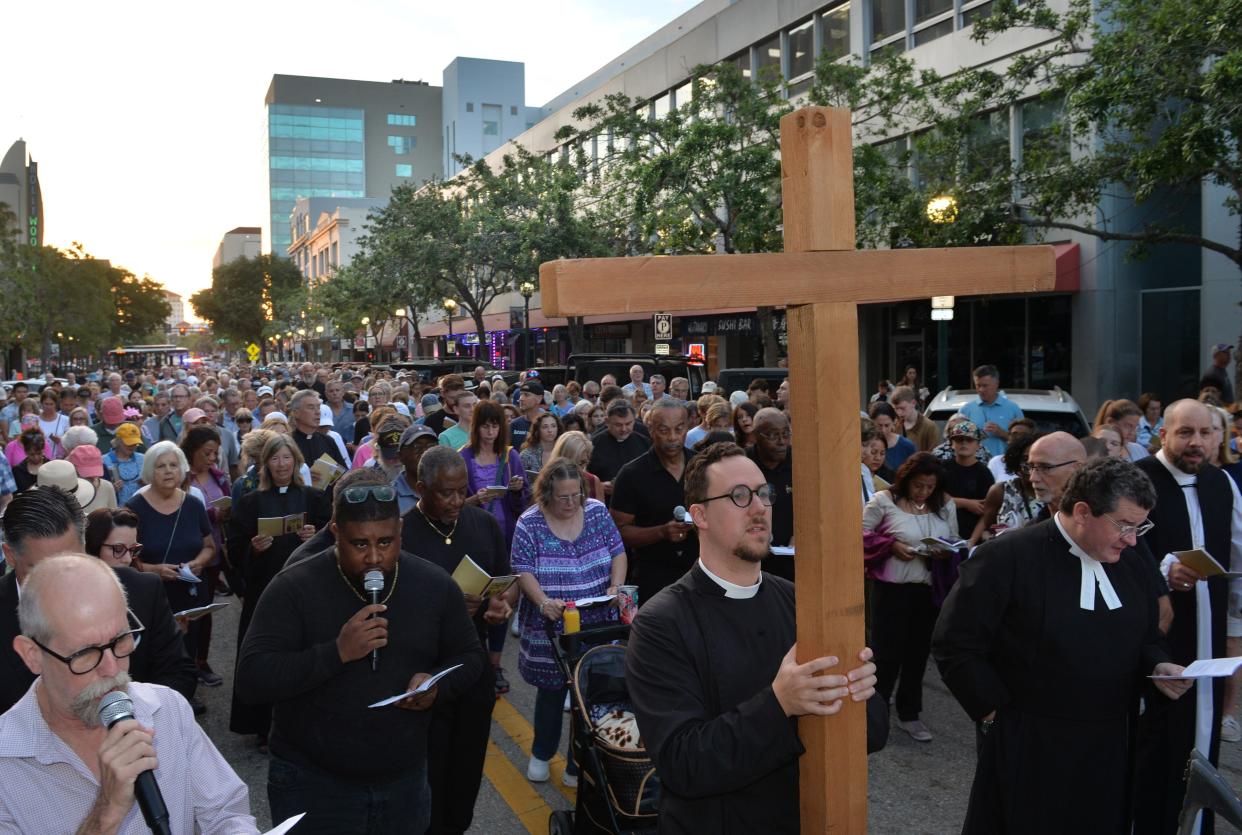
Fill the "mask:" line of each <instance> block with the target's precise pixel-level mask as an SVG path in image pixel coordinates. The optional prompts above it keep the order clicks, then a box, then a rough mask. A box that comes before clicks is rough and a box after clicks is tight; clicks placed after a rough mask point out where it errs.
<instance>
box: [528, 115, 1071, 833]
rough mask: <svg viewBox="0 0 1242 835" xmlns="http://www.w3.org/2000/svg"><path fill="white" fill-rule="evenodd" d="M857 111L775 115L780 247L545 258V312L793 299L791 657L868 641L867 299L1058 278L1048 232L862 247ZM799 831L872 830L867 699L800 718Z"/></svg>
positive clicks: (1048, 285)
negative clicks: (862, 448) (862, 316)
mask: <svg viewBox="0 0 1242 835" xmlns="http://www.w3.org/2000/svg"><path fill="white" fill-rule="evenodd" d="M853 171H854V168H853V146H852V139H851V125H850V113H849V111H848V110H846V109H843V108H823V107H808V108H803V109H801V110H798V111H796V112H794V113H790V114H788V115H787V116H785V117H784V118H783V119H781V189H782V198H783V205H784V221H785V252H784V253H783V254H762V255H691V256H673V257H667V256H666V257H647V258H595V259H584V260H573V261H552V262H548V263H546V264H543V265H542V266H541V267H540V270H539V279H540V290H541V292H542V300H543V309H544V313H545V314H547V315H550V316H584V315H591V314H605V313H635V312H653V313H654V312H661V311H676V310H688V309H702V308H705V307H712V306H713V303H714V304H715V305H717V306H719V307H737V306H739V305H755V306H759V305H786V319H787V332H788V337H789V373H790V408H791V412H792V421H793V425H794V427H795V434H796V438H795V441H796V443H795V444H794V446H793V450H794V452H793V455H794V460H793V475H794V541H795V542H796V543H797V549H798V556H797V558H796V559H797V567H798V596H797V622H798V660H799V661H800V662H806V661H808V660H810V659H812V658H817V657H819V656H822V655H835V656H837V657H838V658H841V659H843V660H844V661H846V665H844V666H848V662H849V660H850V659H853V658H855V657H856V654H857V652H858V650H859V648H860V647H862V645H863V608H864V607H863V570H862V569H863V565H862V507H861V505H860V502H859V493H858V479H859V463H860V458H859V437H860V435H859V410H858V400H857V398H858V396H859V392H860V387H859V381H858V305H859V304H860V303H874V302H893V301H902V300H906V299H914V298H927V297H929V296H957V295H978V294H983V293H986V294H999V293H1031V292H1036V291H1047V290H1051V289H1053V284H1054V281H1055V278H1056V271H1055V264H1054V257H1053V250H1052V247H1050V246H1021V247H976V248H960V249H913V250H910V249H907V250H884V251H856V250H855V249H854V179H853ZM798 732H799V735H800V736H801V738H802V741H803V743H804V744H805V746H806V749H807V752H806V754H805V755H804V756H803V758H802V760H801V763H800V773H801V804H802V809H801V815H802V831H803V832H804V833H826V832H831V833H849V835H855V833H863V832H866V830H867V738H866V737H867V729H866V711H865V709H864V706H863V705H856V704H852V703H850V704H847V705H846V706H845V709H844V710H842V711H841V712H840V713H839V714H837V715H836V716H831V717H818V718H810V717H804V718H803V719H801V720H800V721H799V725H798Z"/></svg>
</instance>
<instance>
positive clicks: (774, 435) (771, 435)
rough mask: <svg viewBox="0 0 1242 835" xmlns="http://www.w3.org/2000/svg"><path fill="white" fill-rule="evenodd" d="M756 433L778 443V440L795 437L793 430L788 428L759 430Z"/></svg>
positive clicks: (766, 439)
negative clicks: (769, 430)
mask: <svg viewBox="0 0 1242 835" xmlns="http://www.w3.org/2000/svg"><path fill="white" fill-rule="evenodd" d="M755 434H757V435H758V436H759V437H760V438H763V439H764V440H765V441H771V442H772V443H776V442H777V441H788V440H791V439H792V438H793V432H792V431H790V430H788V429H786V430H785V431H784V432H757V433H755Z"/></svg>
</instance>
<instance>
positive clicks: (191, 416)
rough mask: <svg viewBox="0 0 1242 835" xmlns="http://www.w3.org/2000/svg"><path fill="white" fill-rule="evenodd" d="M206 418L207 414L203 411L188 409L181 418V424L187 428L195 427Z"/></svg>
mask: <svg viewBox="0 0 1242 835" xmlns="http://www.w3.org/2000/svg"><path fill="white" fill-rule="evenodd" d="M205 417H207V413H206V412H204V411H203V410H202V409H186V410H185V414H184V415H182V416H181V422H182V423H183V424H184V425H186V426H193V425H194V424H196V423H198V422H199V421H200V420H202V419H203V418H205Z"/></svg>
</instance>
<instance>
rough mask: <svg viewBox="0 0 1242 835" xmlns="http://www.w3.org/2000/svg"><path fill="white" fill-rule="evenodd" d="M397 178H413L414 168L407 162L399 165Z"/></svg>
mask: <svg viewBox="0 0 1242 835" xmlns="http://www.w3.org/2000/svg"><path fill="white" fill-rule="evenodd" d="M397 176H398V177H413V176H414V166H412V165H410V164H409V163H407V162H399V163H397Z"/></svg>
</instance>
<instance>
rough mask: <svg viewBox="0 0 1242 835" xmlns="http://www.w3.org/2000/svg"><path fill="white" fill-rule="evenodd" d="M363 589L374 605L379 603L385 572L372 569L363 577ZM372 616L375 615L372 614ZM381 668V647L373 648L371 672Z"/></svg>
mask: <svg viewBox="0 0 1242 835" xmlns="http://www.w3.org/2000/svg"><path fill="white" fill-rule="evenodd" d="M362 590H363V591H365V592H366V593H367V594H369V595H370V596H371V603H372V605H374V604H376V603H379V596H380V592H382V591H383V590H384V572H382V571H379V570H376V569H372V570H370V571H368V572H367V573H366V574H364V575H363V577H362ZM371 617H375V615H372V616H371ZM378 669H379V647H376V648H375V649H373V650H371V672H375V671H376V670H378Z"/></svg>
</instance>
